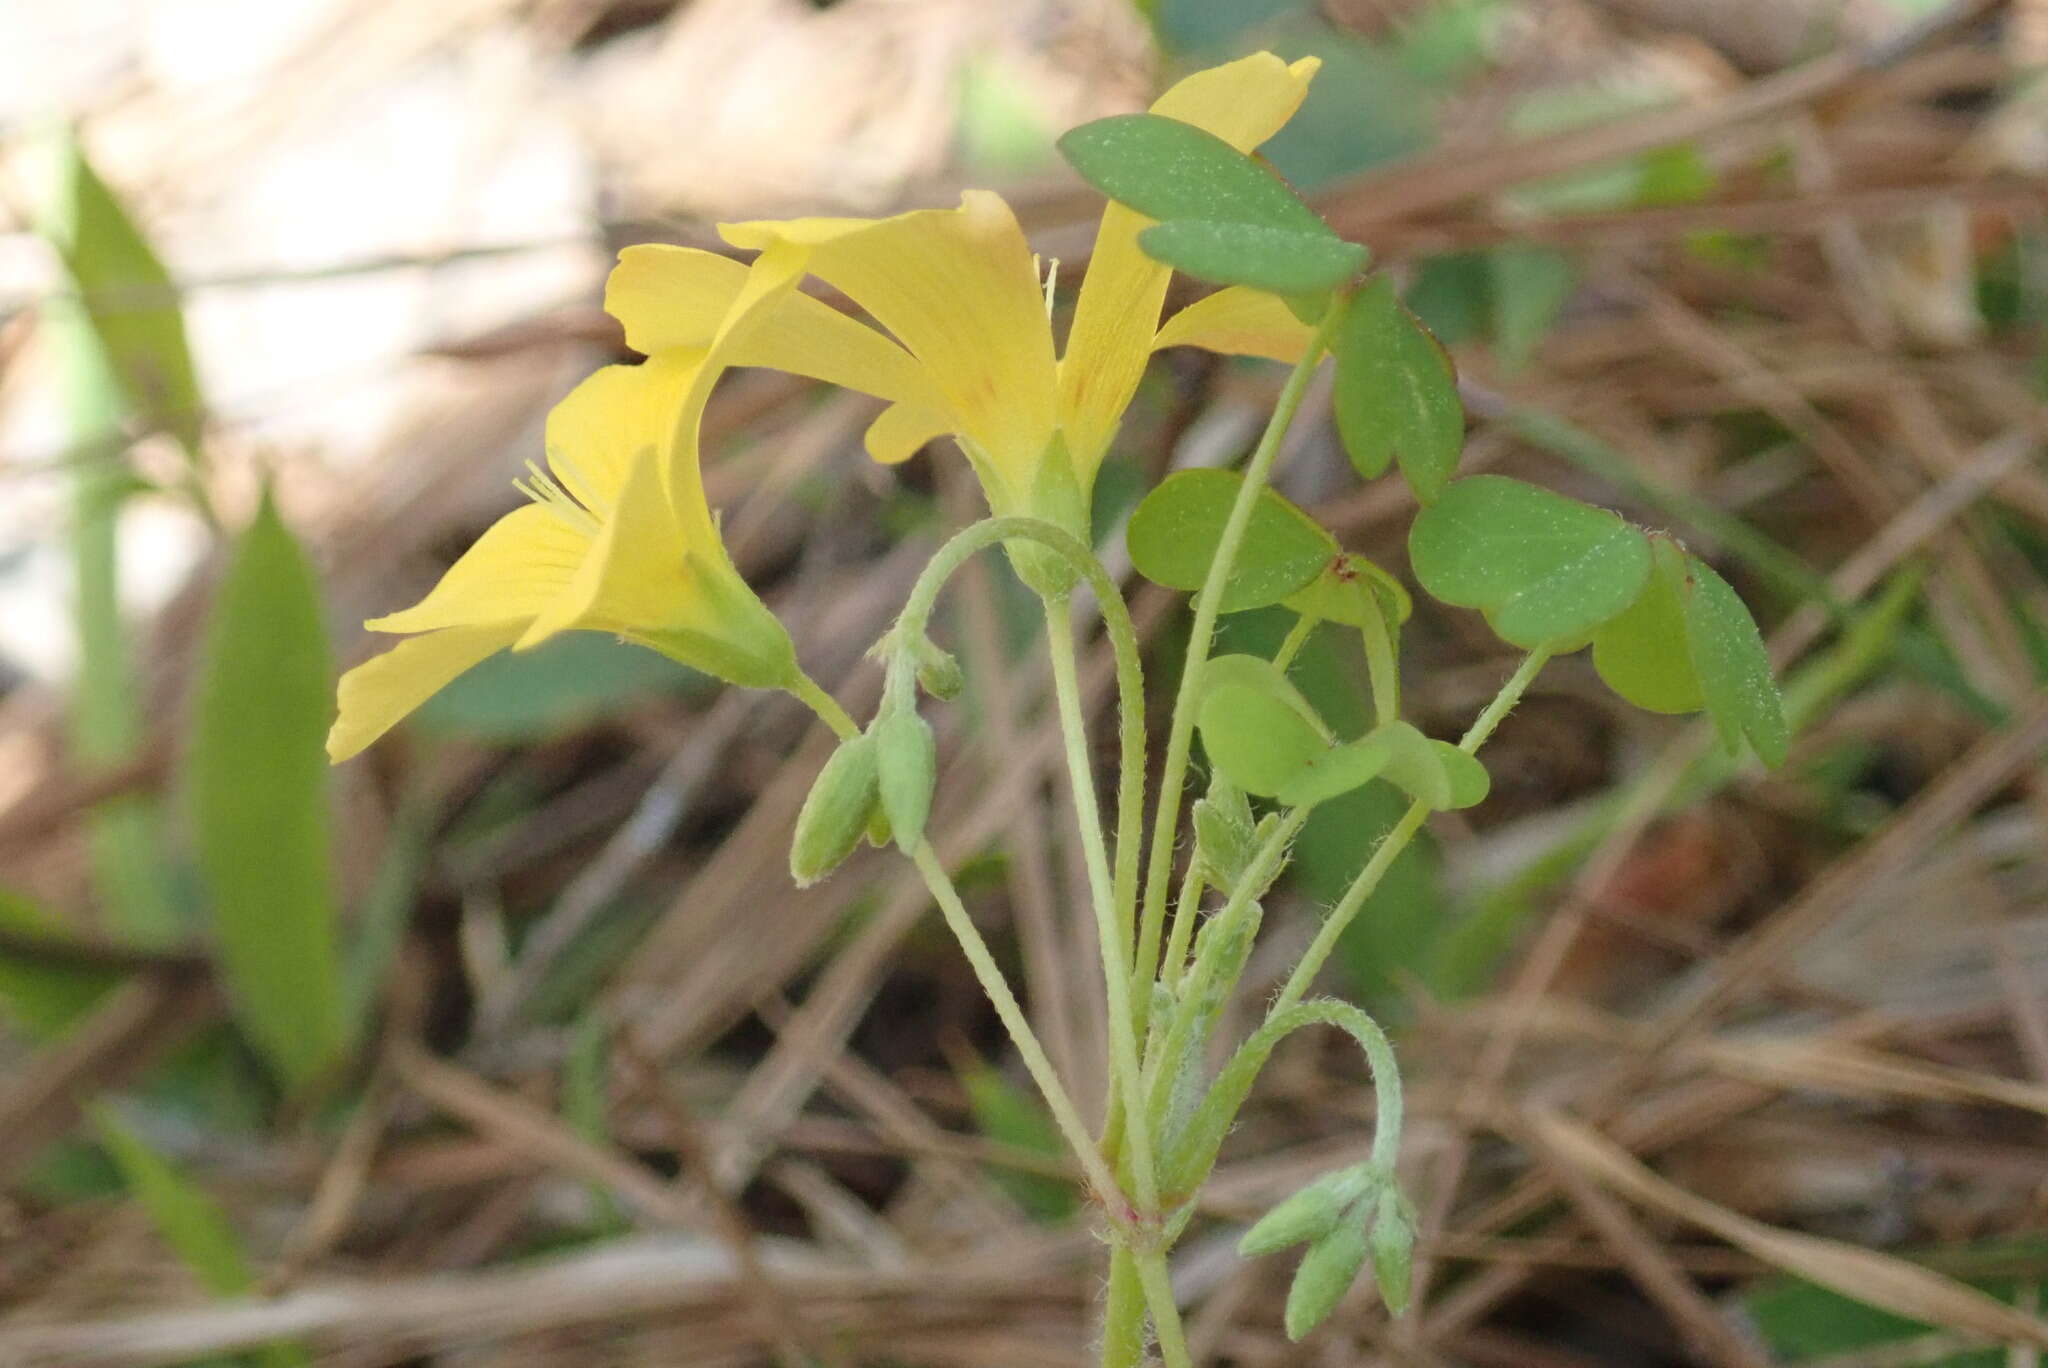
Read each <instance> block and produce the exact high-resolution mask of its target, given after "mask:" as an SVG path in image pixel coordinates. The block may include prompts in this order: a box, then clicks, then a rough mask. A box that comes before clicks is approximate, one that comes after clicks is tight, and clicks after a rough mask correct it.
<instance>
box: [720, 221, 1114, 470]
mask: <svg viewBox="0 0 2048 1368" xmlns="http://www.w3.org/2000/svg"><path fill="white" fill-rule="evenodd" d="M720 231H721V232H722V233H724V235H725V239H726V241H728V242H730V243H732V244H733V245H734V246H736V247H767V246H768V245H769V244H771V243H776V242H783V243H793V244H801V245H804V246H807V247H808V248H809V249H810V269H811V271H812V273H813V274H815V275H816V276H818V278H819V279H821V280H823V281H825V282H826V283H828V284H830V285H832V286H834V287H835V288H837V289H839V290H841V291H843V292H844V293H845V294H846V295H847V296H848V297H849V298H851V299H852V300H853V301H854V302H855V303H856V304H859V305H860V306H861V307H862V308H864V309H866V310H867V311H868V312H869V313H870V314H872V315H873V316H874V317H875V319H876V321H878V322H880V323H881V324H882V326H884V327H885V328H887V329H888V330H889V331H890V332H891V333H893V334H895V336H896V338H897V340H898V341H900V342H902V343H903V345H904V346H905V347H907V348H909V350H910V353H911V355H913V356H915V357H916V358H917V359H918V361H919V362H920V363H922V365H923V367H924V369H925V373H926V374H927V375H928V376H929V377H930V380H931V383H932V386H933V388H934V389H935V390H936V392H937V397H938V402H937V403H936V404H934V405H932V407H935V408H940V409H943V410H944V411H945V412H946V413H948V414H949V415H950V416H951V418H952V427H953V430H954V431H956V432H958V433H960V434H961V435H963V436H965V437H966V438H968V439H969V440H971V441H973V442H974V443H975V444H976V445H977V446H979V447H980V448H981V449H982V450H984V451H986V452H987V453H988V454H989V457H990V459H991V460H992V461H993V462H994V463H995V464H996V465H997V466H998V467H1000V468H1002V469H1003V470H1004V471H1005V473H1006V474H1008V475H1009V476H1011V477H1012V478H1013V479H1015V481H1016V482H1017V484H1018V485H1019V487H1028V485H1029V483H1030V473H1031V471H1032V470H1033V468H1034V467H1035V464H1036V462H1037V460H1038V457H1039V453H1040V452H1042V451H1043V450H1044V449H1045V445H1046V442H1047V440H1048V438H1049V437H1050V436H1051V434H1052V430H1053V424H1054V405H1055V391H1056V386H1057V376H1056V371H1055V369H1054V365H1053V354H1052V328H1051V324H1050V323H1049V322H1048V321H1047V319H1046V314H1045V299H1044V296H1043V295H1042V294H1041V293H1040V290H1039V283H1038V274H1037V271H1036V269H1035V268H1034V266H1033V264H1032V259H1031V251H1030V248H1029V247H1028V246H1027V245H1026V243H1025V241H1024V233H1023V230H1022V229H1020V228H1019V227H1018V226H1017V219H1016V216H1015V215H1013V214H1012V213H1011V212H1010V208H1009V206H1008V205H1006V204H1004V203H1003V201H1002V200H1001V198H1000V197H998V196H996V195H993V194H989V193H987V192H986V191H969V192H967V193H966V194H964V195H962V196H961V197H960V207H959V208H958V209H921V210H916V211H913V212H911V213H907V214H898V215H897V216H895V217H894V218H886V219H823V218H818V219H795V220H791V221H788V222H782V223H776V222H756V223H735V224H726V225H723V226H722V227H721V229H720ZM1148 340H1149V331H1148Z"/></svg>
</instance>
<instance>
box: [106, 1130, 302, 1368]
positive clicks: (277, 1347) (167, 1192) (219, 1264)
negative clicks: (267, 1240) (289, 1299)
mask: <svg viewBox="0 0 2048 1368" xmlns="http://www.w3.org/2000/svg"><path fill="white" fill-rule="evenodd" d="M93 1122H94V1125H95V1127H96V1128H97V1130H98V1132H99V1136H100V1144H101V1145H102V1146H103V1147H104V1148H105V1150H106V1152H107V1154H108V1156H109V1157H110V1158H112V1159H113V1161H114V1165H115V1167H116V1168H118V1169H119V1170H120V1171H121V1177H122V1181H123V1182H125V1183H126V1184H127V1187H128V1192H129V1194H130V1195H131V1196H133V1197H134V1198H135V1200H136V1201H137V1202H139V1203H141V1204H142V1208H143V1210H145V1211H147V1212H148V1213H149V1219H150V1221H151V1222H152V1223H153V1224H154V1225H155V1226H156V1228H157V1232H158V1233H159V1234H161V1235H162V1236H163V1238H164V1242H165V1243H166V1244H168V1245H170V1247H171V1249H172V1250H173V1251H174V1252H175V1253H176V1254H177V1256H178V1258H179V1259H180V1260H181V1261H183V1262H184V1264H185V1266H186V1267H187V1268H189V1269H191V1270H192V1272H193V1274H194V1275H195V1276H197V1278H198V1279H199V1282H200V1285H201V1286H203V1287H204V1288H205V1289H206V1290H207V1291H208V1292H210V1293H212V1294H213V1295H214V1296H216V1297H233V1296H239V1295H241V1294H243V1293H246V1292H250V1291H253V1290H254V1288H255V1286H256V1274H255V1271H254V1270H253V1269H252V1268H251V1267H250V1266H249V1259H248V1256H247V1255H246V1254H245V1253H243V1250H242V1242H241V1240H240V1238H238V1237H237V1236H236V1234H235V1231H234V1227H232V1226H230V1225H229V1224H228V1219H227V1217H226V1216H225V1215H223V1214H222V1212H221V1209H220V1208H219V1207H218V1206H217V1205H215V1203H214V1201H213V1199H212V1198H211V1197H209V1196H207V1195H206V1193H204V1192H202V1191H201V1190H200V1189H199V1188H198V1187H197V1186H196V1185H194V1184H193V1183H192V1182H191V1181H190V1180H189V1179H187V1178H186V1177H185V1175H184V1174H182V1173H180V1172H178V1170H177V1169H175V1168H173V1167H172V1166H171V1164H170V1162H169V1161H168V1160H166V1159H165V1158H164V1157H163V1156H162V1155H160V1154H158V1153H157V1152H156V1151H155V1150H154V1149H151V1148H150V1147H149V1145H148V1144H147V1143H146V1142H145V1141H144V1140H143V1139H142V1137H141V1136H139V1135H137V1134H136V1133H135V1132H134V1131H132V1130H130V1129H129V1128H128V1126H127V1125H125V1124H124V1123H123V1122H122V1121H121V1120H120V1119H119V1118H118V1117H117V1116H115V1114H114V1113H113V1112H112V1111H110V1110H108V1109H107V1108H105V1107H97V1106H96V1107H95V1108H94V1109H93ZM256 1358H257V1359H258V1361H259V1362H261V1363H262V1364H263V1365H264V1368H305V1365H309V1364H311V1363H312V1361H313V1360H312V1357H311V1356H310V1355H309V1354H307V1353H306V1351H305V1350H304V1349H302V1348H300V1347H298V1346H297V1345H292V1344H273V1345H270V1346H268V1347H266V1348H264V1349H262V1350H259V1351H257V1354H256Z"/></svg>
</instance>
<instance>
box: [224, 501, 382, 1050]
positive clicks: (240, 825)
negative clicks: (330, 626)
mask: <svg viewBox="0 0 2048 1368" xmlns="http://www.w3.org/2000/svg"><path fill="white" fill-rule="evenodd" d="M331 678H332V675H331V661H330V657H329V651H328V645H327V633H326V628H325V626H324V625H323V622H322V617H321V601H320V586H319V583H318V581H317V580H316V579H315V577H314V572H313V567H312V564H311V563H310V562H309V561H308V560H307V558H306V554H305V552H304V551H303V550H302V549H301V548H300V546H299V544H298V541H297V539H296V538H294V537H293V536H292V534H291V531H290V530H289V529H288V528H287V527H286V526H285V525H284V522H283V521H282V520H281V519H280V518H279V517H278V514H277V509H276V506H275V505H274V504H273V503H272V502H271V501H270V499H269V498H268V497H267V496H266V497H265V498H264V500H263V504H262V507H261V508H260V509H259V510H258V512H257V514H256V517H255V519H254V520H253V521H252V522H251V523H250V525H249V527H248V530H247V531H245V532H244V533H243V534H242V536H241V538H240V540H239V541H238V543H237V544H236V546H235V550H234V554H233V556H232V557H231V559H230V561H229V564H228V567H227V570H226V573H225V574H224V575H223V576H222V578H221V582H220V587H219V589H218V591H217V592H216V595H215V598H214V606H213V621H212V623H211V625H210V626H209V629H208V633H207V642H206V650H205V655H204V657H203V665H202V672H201V677H200V682H199V689H198V717H197V726H196V729H195V736H194V742H193V748H192V756H191V766H192V770H191V776H190V777H191V802H192V816H193V830H194V835H195V837H196V839H197V844H198V851H199V866H200V871H201V873H202V875H203V876H204V880H205V884H206V887H207V891H208V893H209V894H210V895H211V901H212V910H213V930H214V937H215V941H216V944H217V947H218V950H219V954H220V960H221V969H222V974H223V976H224V978H225V981H226V984H227V988H228V995H229V999H230V1001H231V1002H232V1003H233V1005H234V1009H235V1016H236V1019H237V1021H238V1022H239V1024H240V1025H241V1027H242V1029H243V1030H244V1031H246V1032H247V1033H248V1035H249V1037H250V1039H251V1040H252V1041H253V1042H254V1043H255V1044H256V1046H257V1047H258V1048H259V1049H260V1050H261V1051H262V1052H263V1054H264V1056H265V1057H266V1058H267V1059H268V1060H269V1062H270V1063H271V1065H272V1066H273V1067H274V1068H276V1069H277V1071H278V1073H279V1074H280V1075H281V1076H282V1077H283V1078H284V1079H285V1080H286V1081H287V1082H288V1083H290V1084H292V1085H295V1086H296V1085H302V1084H304V1083H306V1082H307V1081H309V1080H310V1079H311V1078H312V1077H313V1076H314V1075H315V1074H317V1073H318V1072H319V1071H320V1070H321V1069H323V1068H324V1067H326V1066H327V1065H328V1064H329V1063H331V1062H332V1061H333V1060H334V1059H335V1058H336V1057H337V1056H338V1055H339V1053H340V1052H341V1049H342V1046H343V1042H344V1040H345V1038H346V1032H345V1029H344V1022H343V1011H344V995H343V984H342V974H341V962H340V956H339V953H338V951H337V949H336V943H335V926H334V921H335V917H334V901H333V896H332V893H331V891H330V881H329V857H328V831H327V820H328V814H327V753H326V749H325V738H326V732H327V725H328V722H329V720H330V717H331V710H332V703H331V701H330V700H331V698H332V692H331V689H332V685H331Z"/></svg>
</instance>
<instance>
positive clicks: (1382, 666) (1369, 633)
mask: <svg viewBox="0 0 2048 1368" xmlns="http://www.w3.org/2000/svg"><path fill="white" fill-rule="evenodd" d="M1358 632H1359V635H1360V636H1361V637H1362V638H1364V641H1365V667H1366V674H1367V676H1368V677H1369V678H1370V679H1371V680H1372V711H1373V721H1374V723H1375V724H1376V725H1378V726H1382V727H1384V726H1386V725H1387V723H1389V722H1392V721H1393V720H1394V719H1395V718H1397V717H1399V716H1400V715H1401V665H1400V660H1399V652H1398V651H1396V650H1395V648H1394V632H1393V629H1392V628H1391V627H1389V626H1388V625H1387V620H1386V619H1385V618H1383V617H1381V616H1380V615H1379V614H1378V613H1368V614H1367V615H1366V620H1365V623H1364V625H1363V626H1361V627H1360V628H1359V629H1358Z"/></svg>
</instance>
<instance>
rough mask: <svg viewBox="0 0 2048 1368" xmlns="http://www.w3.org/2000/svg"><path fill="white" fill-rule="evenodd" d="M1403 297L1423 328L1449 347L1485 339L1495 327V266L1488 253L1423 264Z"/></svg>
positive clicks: (1455, 255)
mask: <svg viewBox="0 0 2048 1368" xmlns="http://www.w3.org/2000/svg"><path fill="white" fill-rule="evenodd" d="M1404 298H1405V299H1406V301H1407V304H1408V307H1409V308H1410V309H1413V310H1414V311H1415V316H1416V317H1417V318H1418V319H1420V320H1422V326H1424V327H1425V328H1428V329H1429V330H1430V332H1431V333H1433V334H1434V335H1435V336H1436V339H1437V341H1439V342H1441V343H1443V344H1444V345H1445V346H1447V347H1454V346H1457V345H1458V344H1460V343H1462V342H1470V341H1473V340H1474V339H1477V338H1481V337H1484V336H1486V334H1487V331H1488V330H1489V329H1490V328H1492V326H1493V266H1492V263H1491V261H1490V260H1489V257H1488V254H1487V253H1485V252H1447V253H1445V254H1444V255H1443V256H1433V257H1430V258H1429V259H1428V260H1427V261H1424V262H1423V263H1422V268H1421V269H1420V270H1418V271H1417V272H1416V273H1415V279H1414V280H1413V281H1411V282H1410V283H1409V286H1408V290H1407V293H1406V295H1405V296H1404Z"/></svg>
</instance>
